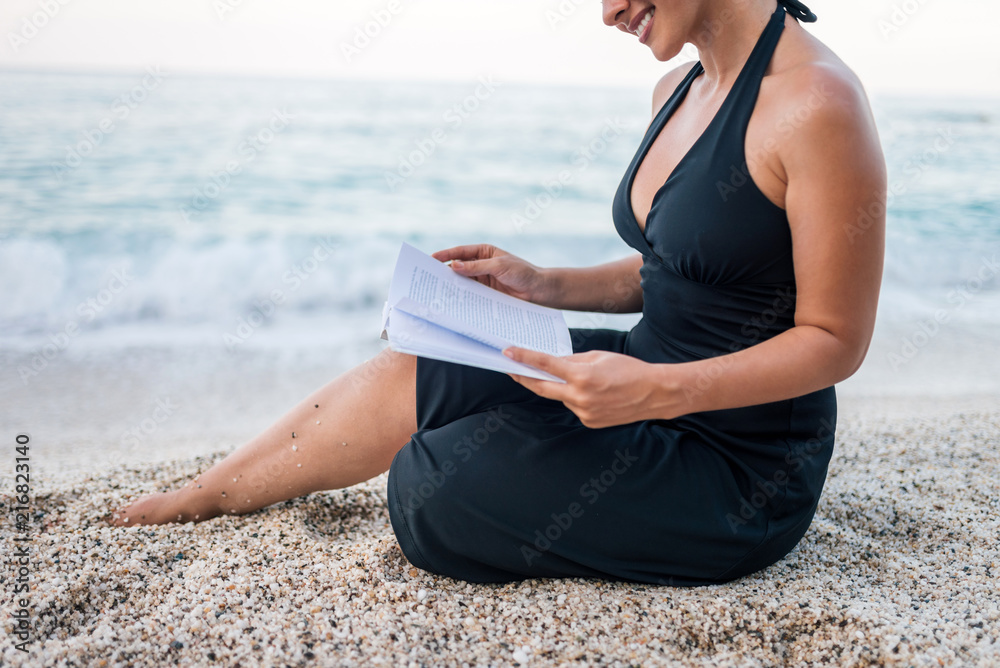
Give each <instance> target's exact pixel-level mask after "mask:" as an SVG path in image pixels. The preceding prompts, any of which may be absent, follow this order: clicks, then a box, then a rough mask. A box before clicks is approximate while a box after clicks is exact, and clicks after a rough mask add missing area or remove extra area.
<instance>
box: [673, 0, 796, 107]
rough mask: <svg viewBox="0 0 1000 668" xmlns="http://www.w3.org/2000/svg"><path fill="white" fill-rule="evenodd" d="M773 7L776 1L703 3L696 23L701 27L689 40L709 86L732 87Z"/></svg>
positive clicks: (728, 0)
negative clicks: (695, 50) (696, 49)
mask: <svg viewBox="0 0 1000 668" xmlns="http://www.w3.org/2000/svg"><path fill="white" fill-rule="evenodd" d="M776 7H777V3H776V2H775V0H717V1H714V2H704V3H702V5H701V8H702V9H701V12H700V13H699V16H698V19H697V22H696V25H697V26H699V27H700V29H699V31H698V32H697V34H695V36H694V37H692V38H691V40H690V41H691V43H692V44H694V45H695V46H696V47H698V56H699V59H700V60H701V64H702V67H704V68H705V81H706V83H707V84H709V86H710V88H711V89H713V90H715V89H728V88H729V87H731V86H732V83H733V82H734V81H735V80H736V77H737V76H739V73H740V70H741V69H742V68H743V65H744V63H746V61H747V58H749V57H750V52H751V51H752V50H753V47H754V45H755V44H756V43H757V40H758V39H759V38H760V34H761V32H763V30H764V27H765V26H766V25H767V22H768V20H769V19H770V18H771V14H773V13H774V10H775V9H776Z"/></svg>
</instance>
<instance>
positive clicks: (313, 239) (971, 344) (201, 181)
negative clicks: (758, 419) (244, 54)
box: [0, 70, 1000, 433]
mask: <svg viewBox="0 0 1000 668" xmlns="http://www.w3.org/2000/svg"><path fill="white" fill-rule="evenodd" d="M0 90H2V91H3V93H2V95H0V285H2V286H3V291H2V294H3V297H2V299H0V350H2V353H0V357H2V358H3V359H2V361H3V375H2V379H0V396H3V397H7V398H11V397H15V396H24V395H25V393H27V396H35V395H34V394H32V393H39V396H41V395H43V394H46V393H47V392H48V390H45V391H44V392H43V389H42V388H55V387H58V386H59V383H60V382H61V381H62V380H64V379H65V378H66V377H67V374H69V375H70V376H71V377H73V378H78V377H79V378H82V377H83V376H81V375H80V374H81V373H82V372H81V371H80V369H87V370H88V371H87V374H89V375H88V376H87V377H93V374H95V373H96V374H97V375H98V376H100V374H101V373H103V372H102V371H101V370H102V369H106V368H108V367H109V366H115V365H117V366H118V367H119V368H121V366H122V364H124V363H123V362H122V360H124V359H128V360H131V361H130V362H129V363H128V365H131V366H129V368H132V369H133V371H134V373H133V374H132V375H133V376H134V377H135V378H142V377H151V376H155V375H156V374H164V373H167V371H166V369H167V368H168V367H171V365H174V366H176V365H178V364H179V366H176V368H177V369H178V370H177V371H176V377H175V380H177V379H182V380H183V379H188V378H192V377H197V378H199V379H200V380H199V381H198V382H199V383H200V384H199V387H200V388H201V391H202V393H203V394H205V395H206V396H207V394H210V393H211V392H213V391H216V393H218V392H219V391H221V390H218V388H219V387H223V386H224V387H226V388H230V389H229V390H226V391H230V390H231V389H232V388H234V387H244V386H246V385H248V384H249V385H250V386H253V385H254V383H253V382H250V383H245V382H243V381H242V380H241V378H258V377H265V378H272V379H276V378H278V377H279V376H280V377H281V378H285V379H286V380H285V381H283V380H280V379H277V380H274V382H275V383H278V384H279V385H280V383H282V382H286V381H287V382H288V388H291V389H288V388H286V389H288V391H289V392H290V394H289V402H291V401H293V400H294V399H295V398H297V396H294V395H295V393H296V391H297V390H298V388H299V387H301V386H302V383H305V382H321V381H322V380H323V379H326V378H329V377H332V375H334V374H335V373H336V372H339V371H341V370H343V369H345V368H347V367H349V366H352V365H354V364H356V363H358V362H360V361H361V360H362V359H364V358H366V357H368V356H370V355H371V354H374V353H375V352H377V351H378V349H379V348H380V347H381V344H380V343H379V341H378V327H379V314H380V310H381V305H382V302H383V300H384V299H385V294H386V290H387V288H388V281H389V277H390V275H391V271H392V266H393V262H394V260H395V256H396V253H397V251H398V248H399V245H400V242H402V241H408V242H410V243H412V244H414V245H416V246H418V247H419V248H421V249H423V250H425V251H428V252H431V251H434V250H437V249H439V248H445V247H448V246H451V245H455V244H462V243H477V242H489V243H494V244H497V245H498V246H500V247H502V248H504V249H506V250H509V251H511V252H514V253H517V254H520V255H522V256H523V257H525V258H526V259H528V260H530V261H532V262H534V263H535V264H538V265H542V266H571V265H572V266H582V265H588V264H594V263H599V262H604V261H608V260H612V259H615V258H619V257H622V256H624V255H626V254H628V253H630V252H631V249H629V248H628V247H627V246H625V244H624V243H623V242H622V241H621V240H620V239H619V238H618V236H617V234H616V233H615V230H614V227H613V225H612V222H611V213H610V210H611V200H612V196H613V194H614V192H615V189H616V188H617V186H618V183H619V180H620V179H621V176H622V174H623V172H624V170H625V168H626V166H627V165H628V162H629V161H630V159H631V157H632V155H633V153H634V151H635V149H636V147H637V146H638V143H639V141H640V139H641V137H642V134H643V132H644V131H645V128H646V124H647V123H648V121H649V95H650V92H649V91H648V90H641V89H628V88H607V89H605V88H577V87H562V88H560V87H551V86H546V87H541V86H533V85H524V84H521V85H515V84H499V83H498V82H493V81H491V80H489V79H487V78H483V79H480V80H479V81H469V82H467V83H405V82H401V83H390V82H346V81H343V82H337V81H308V80H278V79H238V78H232V77H229V78H212V77H195V76H187V77H182V76H165V75H162V74H160V73H157V72H156V71H155V70H148V71H147V72H146V73H141V74H132V75H122V74H119V75H84V74H55V73H52V74H39V73H30V74H29V73H17V72H9V71H8V72H3V73H0ZM872 102H873V106H874V111H875V114H876V120H877V123H878V127H879V131H880V133H881V138H882V142H883V146H884V149H885V154H886V157H887V160H888V163H889V169H890V182H891V192H892V195H891V196H890V201H889V203H888V204H889V208H888V246H887V257H886V268H885V275H884V282H883V289H882V299H881V306H880V314H879V325H878V331H877V333H876V340H875V342H874V343H873V348H872V351H871V353H870V355H869V360H868V362H867V363H866V366H865V369H863V370H862V372H861V373H859V374H858V376H856V377H855V378H852V379H851V380H849V381H848V382H847V383H846V384H845V388H846V389H847V390H848V391H853V392H855V393H860V394H865V393H874V394H885V393H901V392H902V393H906V392H922V393H928V394H933V393H940V392H946V393H952V394H956V393H965V392H984V391H986V392H995V391H997V390H998V389H1000V374H998V373H997V372H998V370H1000V364H998V363H997V362H996V361H995V358H996V357H997V355H996V352H997V347H998V343H997V331H998V325H1000V266H998V264H997V262H998V260H1000V102H998V100H995V99H981V100H974V99H961V100H947V99H920V98H898V97H897V98H891V97H879V96H875V97H874V98H873V100H872ZM560 178H561V179H562V182H563V183H562V185H561V187H560V188H559V189H558V192H556V189H555V188H553V187H552V185H551V184H552V183H553V182H554V181H556V180H559V179H560ZM636 318H637V316H633V315H616V316H608V317H603V316H593V315H584V314H569V315H568V321H569V322H570V324H571V325H572V326H610V327H619V328H623V329H624V328H628V327H630V326H631V324H632V323H634V322H635V321H636ZM154 360H159V361H155V362H154ZM163 360H168V361H169V362H163ZM178 360H181V361H182V362H178ZM183 360H187V361H186V362H184V361H183ZM191 360H196V361H194V362H192V361H191ZM161 362H162V363H161ZM128 365H126V366H128ZM206 369H211V370H212V371H211V373H208V372H207V371H206ZM280 369H295V370H296V373H297V374H299V373H300V372H304V373H312V374H314V375H313V376H310V377H309V381H304V380H302V377H301V375H298V376H296V377H295V378H292V379H289V378H290V377H287V374H285V375H283V374H281V373H279V372H278V370H280ZM262 370H263V371H262ZM303 370H305V371H303ZM74 374H76V375H74ZM87 374H84V375H87ZM261 374H263V376H261ZM119 375H120V374H119ZM207 377H211V378H212V379H213V381H212V382H213V383H222V385H219V386H212V387H216V390H211V388H210V387H209V386H207V385H205V383H204V380H205V378H207ZM135 378H133V380H135ZM226 379H228V380H226ZM79 382H83V381H82V380H81V381H79ZM95 382H97V381H95ZM192 382H193V381H192ZM227 382H228V385H227V384H226V383H227ZM129 387H132V386H131V385H129V384H128V383H126V384H124V385H123V384H121V383H119V384H118V385H117V386H116V387H115V388H112V387H109V385H108V383H106V382H104V383H102V382H97V388H98V390H97V394H98V395H105V396H111V395H113V394H114V393H115V392H121V393H122V395H121V396H122V400H123V401H124V400H126V399H127V398H128V397H132V398H133V399H134V398H135V396H136V395H135V393H134V392H133V391H132V390H130V389H128V388H129ZM133 389H134V388H133ZM271 389H272V390H273V387H272V388H271ZM192 391H193V390H192ZM245 391H246V392H247V394H246V397H247V399H246V400H247V402H249V404H244V407H245V405H257V404H255V403H254V400H253V399H252V397H254V396H257V395H255V394H254V391H253V390H252V389H251V388H247V389H246V390H245ZM143 392H148V397H152V396H153V395H154V394H155V393H156V389H155V388H152V389H148V390H143ZM140 395H141V396H144V397H145V396H147V395H142V394H141V393H140ZM46 396H47V395H46ZM282 396H284V395H282ZM108 400H110V399H108ZM148 401H152V399H149V400H148ZM286 403H288V402H286ZM40 404H45V402H44V401H40ZM150 405H151V404H150ZM234 410H238V409H237V408H234ZM271 417H274V415H271ZM13 419H14V418H13V417H11V416H8V417H7V418H6V421H8V422H9V421H12V420H13ZM119 426H120V425H112V426H111V427H110V429H111V431H112V432H114V433H117V431H118V429H119Z"/></svg>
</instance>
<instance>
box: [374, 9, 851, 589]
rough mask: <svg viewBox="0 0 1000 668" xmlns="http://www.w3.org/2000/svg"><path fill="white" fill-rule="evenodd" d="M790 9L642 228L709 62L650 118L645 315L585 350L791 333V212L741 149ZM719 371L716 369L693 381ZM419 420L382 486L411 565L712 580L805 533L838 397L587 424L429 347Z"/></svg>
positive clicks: (585, 343) (621, 196)
mask: <svg viewBox="0 0 1000 668" xmlns="http://www.w3.org/2000/svg"><path fill="white" fill-rule="evenodd" d="M784 15H785V12H784V10H783V9H782V7H780V6H779V7H778V9H777V10H776V11H775V13H774V15H773V16H772V18H771V21H770V23H769V24H768V26H767V27H766V28H765V30H764V32H763V33H762V35H761V37H760V39H759V41H758V43H757V45H756V46H755V48H754V50H753V52H752V53H751V55H750V57H749V59H748V61H747V63H746V64H745V65H744V67H743V70H742V71H741V73H740V75H739V77H738V79H737V81H736V83H735V84H734V86H733V89H732V91H731V92H730V93H729V95H728V97H727V98H726V100H725V102H724V103H723V105H722V107H721V108H720V110H719V112H718V114H717V115H716V117H715V118H714V119H713V120H712V121H711V123H710V124H709V126H708V128H707V129H706V130H705V133H704V134H703V135H702V136H701V137H700V138H699V139H698V141H697V142H696V143H695V144H694V146H693V147H692V148H691V150H690V151H689V153H688V154H687V155H686V156H684V157H683V159H682V160H681V162H680V164H678V166H677V168H676V169H675V170H674V172H673V174H671V175H670V178H669V179H668V180H667V181H666V183H665V184H664V185H663V186H662V187H661V188H660V190H659V191H658V192H657V193H656V196H655V197H654V200H653V206H652V209H651V211H650V213H649V216H648V218H647V224H646V228H645V231H643V230H641V229H640V228H639V226H638V223H637V222H636V220H635V217H634V215H633V213H632V209H631V205H630V192H631V186H632V181H633V179H634V176H635V172H636V170H637V168H638V166H639V163H640V162H641V161H642V159H643V158H644V157H645V155H646V152H647V151H648V150H649V147H650V145H651V144H652V142H653V140H654V139H655V138H656V136H657V134H658V133H659V132H660V130H661V129H662V128H663V126H664V125H665V124H666V122H667V120H668V119H669V118H670V116H671V114H672V113H673V111H674V109H676V108H677V106H678V105H679V104H680V103H681V101H682V100H683V99H684V96H685V94H686V93H687V91H688V88H689V87H690V85H691V82H692V81H693V80H694V79H695V78H696V77H698V76H699V75H700V74H701V73H702V72H703V69H702V68H701V65H700V64H698V65H696V66H695V67H694V68H693V69H692V70H691V71H690V72H689V73H688V75H687V76H686V77H685V79H684V81H683V82H682V83H681V84H680V85H679V86H678V88H677V90H676V91H675V92H674V94H673V95H672V96H671V98H670V99H669V100H668V101H667V103H666V104H665V105H664V107H663V109H661V110H660V112H659V113H658V114H657V115H656V117H655V118H654V120H653V122H652V123H651V124H650V127H649V129H648V130H647V132H646V136H645V137H644V139H643V141H642V144H641V145H640V147H639V150H638V151H637V153H636V156H635V158H633V160H632V163H631V165H630V166H629V168H628V170H627V171H626V173H625V176H624V178H623V179H622V183H621V185H620V187H619V189H618V192H617V194H616V196H615V199H614V202H613V217H614V223H615V227H616V229H617V231H618V233H619V235H620V236H621V237H622V239H624V240H625V242H626V243H627V244H628V245H630V246H632V247H633V248H635V249H636V250H637V251H639V252H640V253H641V254H642V256H643V266H642V269H641V275H642V291H643V300H644V305H643V317H642V320H641V321H640V322H639V323H638V324H637V325H636V326H635V327H634V328H633V329H632V330H631V331H629V332H620V331H615V330H607V329H598V330H580V329H574V330H572V334H573V348H574V350H575V351H577V352H580V351H584V350H608V351H613V352H618V353H623V354H627V355H632V356H635V357H638V358H640V359H643V360H645V361H648V362H653V363H678V362H687V361H692V360H706V359H710V358H714V357H719V356H723V355H726V354H728V353H730V352H734V351H736V350H740V349H742V348H745V347H747V346H752V345H755V344H757V343H760V342H761V341H765V340H767V339H770V338H772V337H774V336H776V335H778V334H779V333H781V332H783V331H786V330H787V329H789V328H790V327H792V326H793V314H794V309H795V276H794V271H793V266H792V253H791V236H790V232H789V229H788V219H787V217H786V215H785V212H784V211H783V210H782V209H780V208H779V207H777V206H775V205H774V204H772V203H771V202H770V201H769V200H768V199H767V198H766V197H765V196H764V195H763V194H762V193H761V192H760V191H759V190H758V189H757V187H756V186H755V185H754V183H753V181H752V180H751V179H750V178H749V177H748V176H747V175H746V172H747V170H746V157H745V155H744V148H743V146H744V138H745V133H746V127H747V123H748V121H749V118H750V115H751V113H752V111H753V108H754V104H755V102H756V97H757V92H758V88H759V85H760V81H761V78H762V77H763V74H764V71H765V69H766V68H767V65H768V63H769V62H770V59H771V56H772V54H773V52H774V48H775V45H776V44H777V41H778V37H779V36H780V34H781V31H782V29H783V25H784ZM719 364H720V365H723V364H724V361H723V360H720V361H719ZM716 368H717V369H718V370H722V369H724V367H722V366H719V367H716ZM717 377H718V375H717V374H716V372H715V371H709V372H706V375H705V377H704V378H703V379H702V380H701V381H699V383H697V384H696V386H695V387H691V388H689V391H691V392H699V391H704V389H705V388H706V387H707V386H708V384H711V383H713V382H716V378H717ZM417 416H418V427H419V429H418V431H417V432H416V433H414V434H413V436H412V439H411V440H410V442H409V443H407V444H406V445H405V446H404V447H403V448H402V449H401V450H400V451H399V453H398V454H397V455H396V457H395V459H394V460H393V462H392V466H391V468H390V471H389V481H388V499H389V513H390V518H391V521H392V526H393V529H394V531H395V533H396V536H397V538H398V540H399V543H400V546H401V547H402V550H403V553H404V554H405V555H406V557H407V558H408V559H409V560H410V561H411V562H412V563H413V564H414V565H416V566H418V567H420V568H423V569H425V570H429V571H433V572H435V573H440V574H443V575H449V576H452V577H455V578H460V579H464V580H469V581H475V582H503V581H511V580H518V579H524V578H533V577H571V576H583V577H598V578H608V579H622V580H632V581H639V582H649V583H661V584H673V585H700V584H709V583H717V582H724V581H727V580H731V579H734V578H738V577H740V576H742V575H745V574H748V573H752V572H754V571H757V570H759V569H761V568H764V567H766V566H768V565H770V564H772V563H774V562H775V561H777V560H778V559H780V558H781V557H783V556H784V555H785V554H787V553H788V552H789V551H790V550H791V549H792V548H793V547H794V546H795V545H796V544H797V543H798V541H799V540H800V539H801V537H802V535H803V534H804V533H805V531H806V529H807V528H808V526H809V523H810V521H811V519H812V517H813V514H814V512H815V509H816V504H817V502H818V500H819V497H820V493H821V490H822V488H823V483H824V480H825V478H826V470H827V465H828V462H829V459H830V456H831V454H832V451H833V441H834V430H835V423H836V399H835V395H834V389H833V388H832V387H830V388H827V389H825V390H822V391H819V392H815V393H812V394H809V395H807V396H804V397H798V398H796V399H791V400H788V401H779V402H774V403H769V404H763V405H758V406H751V407H747V408H739V409H731V410H721V411H711V412H705V413H698V414H691V415H685V416H683V417H680V418H677V419H674V420H647V421H641V422H635V423H631V424H626V425H620V426H615V427H609V428H606V429H590V428H587V427H585V426H583V425H582V424H581V423H580V421H579V419H577V417H576V416H575V415H574V414H573V413H572V412H571V411H569V410H568V409H567V408H566V407H565V406H564V405H563V404H562V403H560V402H556V401H552V400H549V399H543V398H541V397H538V396H537V395H535V394H533V393H531V392H529V391H528V390H526V389H525V388H523V387H521V386H520V385H518V384H517V383H515V382H514V381H513V380H511V379H510V378H509V377H508V376H507V375H505V374H501V373H496V372H492V371H486V370H482V369H476V368H472V367H466V366H461V365H456V364H451V363H448V362H439V361H434V360H428V359H423V358H421V359H419V360H418V362H417Z"/></svg>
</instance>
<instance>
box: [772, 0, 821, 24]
mask: <svg viewBox="0 0 1000 668" xmlns="http://www.w3.org/2000/svg"><path fill="white" fill-rule="evenodd" d="M778 4H779V5H781V6H783V7H784V8H785V9H786V10H788V13H789V14H791V15H792V16H793V17H794V18H796V19H798V20H799V21H802V22H803V23H815V22H816V15H815V14H813V13H812V10H811V9H809V8H808V7H806V6H805V5H803V4H802V3H801V2H799V0H778Z"/></svg>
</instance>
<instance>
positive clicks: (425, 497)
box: [389, 441, 459, 517]
mask: <svg viewBox="0 0 1000 668" xmlns="http://www.w3.org/2000/svg"><path fill="white" fill-rule="evenodd" d="M420 449H421V446H420V444H418V443H414V442H413V441H410V442H409V443H407V444H406V445H405V446H403V449H402V450H400V451H399V452H398V453H397V455H396V457H395V458H394V459H393V461H392V465H391V466H390V467H389V484H391V485H393V486H394V487H395V493H396V495H397V500H398V503H399V505H400V509H401V510H403V511H404V512H405V513H407V514H409V515H420V516H423V517H429V516H433V515H436V514H439V513H447V512H448V510H447V508H446V506H448V505H449V504H451V503H452V502H453V501H454V497H455V495H456V491H457V490H456V487H457V486H458V481H457V480H456V477H457V474H458V472H459V471H458V467H457V465H456V464H455V462H453V461H452V460H450V459H444V460H440V461H437V462H435V461H434V459H432V458H430V457H428V456H427V453H426V452H420Z"/></svg>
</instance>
